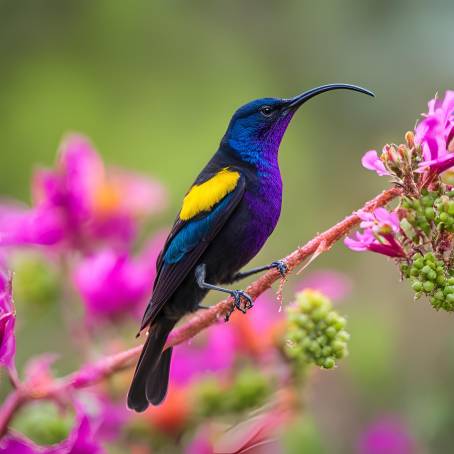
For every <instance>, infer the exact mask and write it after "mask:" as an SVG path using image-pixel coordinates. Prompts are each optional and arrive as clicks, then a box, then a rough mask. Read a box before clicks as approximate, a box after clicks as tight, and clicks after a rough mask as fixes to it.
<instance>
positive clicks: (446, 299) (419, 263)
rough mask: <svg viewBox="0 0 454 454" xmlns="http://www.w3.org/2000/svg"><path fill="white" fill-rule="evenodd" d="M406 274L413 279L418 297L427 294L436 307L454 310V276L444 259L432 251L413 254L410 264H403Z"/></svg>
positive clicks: (413, 286)
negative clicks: (437, 256) (448, 270)
mask: <svg viewBox="0 0 454 454" xmlns="http://www.w3.org/2000/svg"><path fill="white" fill-rule="evenodd" d="M401 269H402V272H403V273H404V275H405V276H406V277H407V278H409V279H410V280H411V283H412V284H411V287H412V289H413V290H414V291H415V293H416V297H417V298H418V297H420V296H422V295H427V296H429V297H430V302H431V304H432V306H433V307H434V308H435V309H437V310H438V309H444V310H446V311H454V276H451V275H450V273H449V272H447V270H446V266H445V264H444V262H443V261H442V260H438V259H437V258H436V257H435V256H434V254H433V253H432V252H427V253H426V254H424V255H422V254H420V253H419V252H418V253H416V254H415V255H413V257H412V262H411V264H410V265H402V267H401Z"/></svg>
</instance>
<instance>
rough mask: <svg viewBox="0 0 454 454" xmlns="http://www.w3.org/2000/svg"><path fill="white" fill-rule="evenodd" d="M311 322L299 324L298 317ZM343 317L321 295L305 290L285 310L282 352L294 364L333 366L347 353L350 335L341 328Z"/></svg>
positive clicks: (329, 367)
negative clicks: (285, 328) (294, 362)
mask: <svg viewBox="0 0 454 454" xmlns="http://www.w3.org/2000/svg"><path fill="white" fill-rule="evenodd" d="M306 318H307V319H308V320H309V321H310V324H311V326H310V328H309V329H308V323H305V324H304V327H303V326H302V324H301V322H300V321H301V319H306ZM345 325H346V320H345V318H344V317H341V316H340V315H339V314H338V313H337V312H336V311H335V310H334V309H333V307H332V305H331V302H330V301H329V299H328V298H326V297H325V296H324V295H323V294H321V293H319V292H317V291H313V290H304V291H303V292H300V293H298V294H297V299H296V301H295V303H294V304H293V305H292V306H290V307H289V308H288V309H287V333H286V336H285V341H286V343H285V351H286V353H287V356H288V357H289V358H290V359H293V360H295V361H296V363H297V364H300V365H301V364H311V363H312V364H316V365H318V366H320V367H322V368H324V369H331V368H332V367H334V366H335V364H336V360H337V359H340V358H343V357H344V356H346V355H347V353H348V350H347V342H348V340H349V339H350V335H349V334H348V333H347V332H346V331H345V330H344V328H345Z"/></svg>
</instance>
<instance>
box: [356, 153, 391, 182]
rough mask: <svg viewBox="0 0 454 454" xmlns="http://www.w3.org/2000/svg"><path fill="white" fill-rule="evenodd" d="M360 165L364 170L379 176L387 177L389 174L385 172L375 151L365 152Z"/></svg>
mask: <svg viewBox="0 0 454 454" xmlns="http://www.w3.org/2000/svg"><path fill="white" fill-rule="evenodd" d="M361 164H362V165H363V167H365V168H366V169H368V170H373V171H374V172H377V174H378V175H379V176H385V175H389V172H388V171H387V170H386V168H385V165H384V164H383V162H382V161H381V160H380V158H379V157H378V155H377V152H376V151H375V150H369V151H368V152H366V153H365V154H364V156H363V157H362V159H361Z"/></svg>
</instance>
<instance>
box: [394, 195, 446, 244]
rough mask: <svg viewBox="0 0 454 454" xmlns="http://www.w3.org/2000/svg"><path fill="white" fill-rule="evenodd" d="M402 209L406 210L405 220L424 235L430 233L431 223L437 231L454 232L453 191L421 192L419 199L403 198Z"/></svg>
mask: <svg viewBox="0 0 454 454" xmlns="http://www.w3.org/2000/svg"><path fill="white" fill-rule="evenodd" d="M402 207H403V208H405V209H406V210H407V215H406V220H407V221H408V222H409V223H410V224H411V225H412V226H413V227H414V228H415V229H417V230H422V231H423V232H424V233H425V234H426V235H429V234H430V232H431V225H432V224H431V223H432V222H433V223H434V224H435V225H436V226H437V228H438V230H440V231H442V230H446V231H448V232H454V191H450V192H447V193H445V194H440V193H439V192H434V191H428V190H426V189H424V190H423V191H422V197H421V199H412V198H408V197H406V198H404V199H403V200H402Z"/></svg>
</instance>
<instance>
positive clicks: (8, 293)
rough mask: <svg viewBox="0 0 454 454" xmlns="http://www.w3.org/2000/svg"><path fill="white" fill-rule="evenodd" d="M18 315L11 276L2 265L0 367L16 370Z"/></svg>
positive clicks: (0, 277)
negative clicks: (14, 303)
mask: <svg viewBox="0 0 454 454" xmlns="http://www.w3.org/2000/svg"><path fill="white" fill-rule="evenodd" d="M15 323H16V314H15V311H14V307H13V297H12V287H11V275H10V274H9V273H8V272H7V271H5V269H3V267H2V264H1V263H0V365H3V366H5V367H7V368H9V369H14V368H15V365H14V356H15V354H16V338H15V335H14V325H15Z"/></svg>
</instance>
